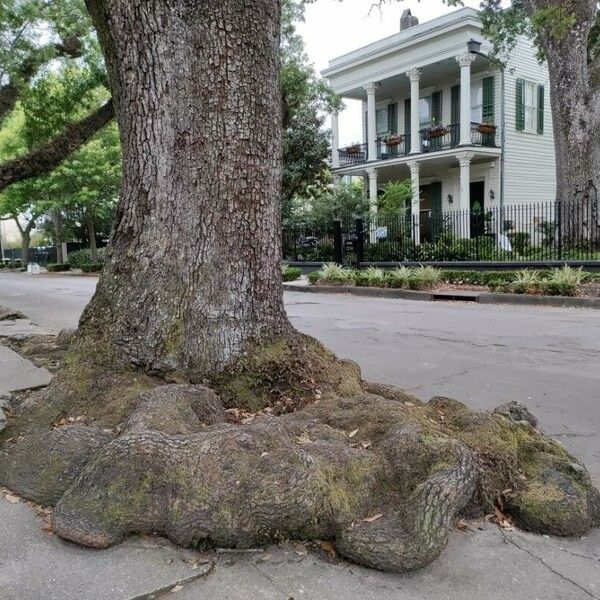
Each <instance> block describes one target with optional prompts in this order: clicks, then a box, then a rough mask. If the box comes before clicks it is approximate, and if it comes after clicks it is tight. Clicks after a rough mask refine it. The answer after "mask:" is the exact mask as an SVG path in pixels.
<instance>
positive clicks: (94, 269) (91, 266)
mask: <svg viewBox="0 0 600 600" xmlns="http://www.w3.org/2000/svg"><path fill="white" fill-rule="evenodd" d="M103 267H104V263H85V264H83V265H81V270H82V271H83V272H84V273H100V271H102V268H103Z"/></svg>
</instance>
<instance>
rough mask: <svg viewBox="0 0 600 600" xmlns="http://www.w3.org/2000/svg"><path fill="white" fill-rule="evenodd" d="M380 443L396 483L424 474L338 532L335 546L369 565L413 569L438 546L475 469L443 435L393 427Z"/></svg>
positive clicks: (433, 555) (465, 452)
mask: <svg viewBox="0 0 600 600" xmlns="http://www.w3.org/2000/svg"><path fill="white" fill-rule="evenodd" d="M385 446H387V450H386V453H387V454H388V455H390V456H389V457H390V459H391V463H392V465H393V466H394V467H395V468H394V474H395V478H396V479H399V480H398V481H397V484H398V487H399V488H402V487H404V486H405V485H406V483H407V482H409V481H415V476H423V472H422V471H423V470H425V473H427V474H426V478H425V480H424V481H423V482H422V483H418V484H417V486H416V488H415V489H414V490H413V491H412V492H410V493H408V494H407V495H406V496H404V495H400V496H399V497H398V499H397V502H396V503H395V504H394V505H392V506H390V507H389V510H385V509H384V510H385V512H384V513H383V514H382V516H381V517H380V518H378V519H376V520H375V521H370V520H369V519H367V520H363V521H362V522H359V523H353V524H352V525H351V527H349V528H348V529H346V530H345V531H343V532H342V533H341V534H340V535H339V536H338V538H337V542H336V548H337V549H338V551H339V552H340V553H341V554H342V555H344V556H346V557H347V558H350V559H352V560H354V561H355V562H358V563H361V564H363V565H366V566H369V567H374V568H377V569H383V570H386V571H396V572H399V571H412V570H414V569H418V568H420V567H424V566H425V565H427V564H429V563H430V562H432V561H433V560H434V559H436V558H437V557H438V556H439V554H440V553H441V552H442V550H443V548H444V547H445V545H446V542H447V539H448V533H449V530H450V527H451V526H452V524H453V522H454V519H455V518H456V515H457V514H458V513H459V512H460V511H461V510H463V509H464V508H465V506H466V505H467V503H468V502H469V501H470V500H471V497H472V496H473V492H474V490H475V480H476V470H475V466H474V463H473V458H472V456H471V453H470V452H469V451H468V450H467V449H465V448H464V447H462V446H460V445H459V444H456V443H455V442H453V441H451V440H446V439H443V438H437V439H431V440H430V439H428V438H427V437H426V436H423V435H420V434H419V433H416V430H414V429H413V430H412V431H411V430H410V429H408V430H407V429H406V428H402V429H400V430H396V431H392V432H391V435H389V436H387V439H386V441H385V444H384V447H385ZM411 455H412V456H411ZM415 456H416V457H417V458H416V459H415Z"/></svg>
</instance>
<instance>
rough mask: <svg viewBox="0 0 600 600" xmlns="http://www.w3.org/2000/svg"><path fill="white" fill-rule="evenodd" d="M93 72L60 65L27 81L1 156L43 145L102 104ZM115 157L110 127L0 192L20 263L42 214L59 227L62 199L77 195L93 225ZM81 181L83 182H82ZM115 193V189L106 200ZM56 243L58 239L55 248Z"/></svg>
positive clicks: (0, 207)
mask: <svg viewBox="0 0 600 600" xmlns="http://www.w3.org/2000/svg"><path fill="white" fill-rule="evenodd" d="M97 73H98V71H97V70H96V69H94V68H89V67H88V68H78V67H75V66H72V65H65V66H64V67H63V69H62V70H60V71H58V72H54V71H52V72H49V73H48V74H46V75H45V76H44V77H41V78H39V79H37V80H36V81H34V82H32V84H31V85H30V87H29V88H28V89H27V91H26V92H24V93H23V95H22V98H21V101H20V103H19V104H18V105H17V107H16V109H15V110H14V111H13V113H14V115H12V116H11V117H12V118H11V120H10V121H9V126H8V127H7V131H6V133H4V138H3V139H4V140H5V142H4V144H3V148H2V151H3V157H6V158H12V157H13V156H15V155H16V156H19V155H24V154H27V153H28V152H31V151H32V150H35V149H37V148H39V147H43V146H44V145H45V144H46V142H47V141H48V140H49V139H52V138H53V137H54V136H55V135H56V134H57V132H59V131H62V130H63V129H64V128H65V126H67V124H68V123H70V122H72V121H74V120H76V119H77V118H78V117H79V116H80V115H81V114H82V113H85V112H88V111H90V110H92V109H93V107H94V106H97V105H98V104H100V103H102V102H103V100H104V99H105V98H106V95H107V93H106V91H105V90H104V88H103V86H102V80H101V79H99V78H98V74H97ZM107 147H110V148H111V152H112V153H113V155H114V156H112V162H111V164H112V165H115V166H112V167H111V168H108V167H107V160H106V159H107V157H106V149H107ZM118 161H119V146H118V138H117V137H116V129H115V128H114V127H113V128H112V129H111V130H110V132H108V133H106V134H103V133H101V134H100V135H99V137H98V139H96V140H94V141H92V142H90V144H89V146H88V147H84V148H83V149H80V150H78V151H77V152H76V154H75V155H74V156H73V157H72V159H71V160H69V161H67V163H65V164H63V165H62V166H61V167H60V168H59V169H58V170H57V171H55V172H52V173H50V175H45V176H40V177H37V178H29V179H26V180H23V181H19V182H17V183H15V184H13V185H12V186H10V187H8V188H6V189H5V190H3V191H2V192H0V215H3V216H4V218H11V219H13V220H14V221H15V222H16V223H17V227H18V229H19V232H20V234H21V240H22V245H21V254H22V261H23V265H26V264H27V255H28V248H29V244H30V240H31V231H32V230H33V228H34V227H36V225H37V224H38V223H39V221H40V218H41V217H42V216H43V215H44V214H47V213H48V214H50V215H51V216H52V219H53V222H54V227H55V230H56V231H58V230H59V229H60V223H59V222H60V215H61V211H62V210H63V208H64V207H65V206H66V204H67V203H68V204H71V205H72V206H73V205H75V204H77V199H78V201H79V202H80V203H82V204H81V206H86V207H87V208H88V210H87V212H86V215H87V216H86V222H87V223H88V227H90V228H93V224H94V213H95V212H99V211H100V208H99V206H100V200H101V199H103V200H105V201H107V199H106V191H108V190H109V189H113V190H114V187H115V174H114V171H115V169H116V170H118ZM100 169H103V171H100ZM117 177H118V176H117ZM84 181H85V182H86V185H85V186H84V187H82V185H83V182H84ZM114 196H115V192H113V195H112V198H111V199H110V202H111V203H114ZM94 241H95V240H94ZM57 242H58V240H57ZM59 247H60V244H59V243H57V252H59V250H58V249H59ZM59 253H60V252H59Z"/></svg>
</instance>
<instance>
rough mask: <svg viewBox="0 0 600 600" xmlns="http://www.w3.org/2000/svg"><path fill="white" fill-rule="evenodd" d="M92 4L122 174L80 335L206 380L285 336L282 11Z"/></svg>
mask: <svg viewBox="0 0 600 600" xmlns="http://www.w3.org/2000/svg"><path fill="white" fill-rule="evenodd" d="M88 5H89V7H90V10H91V12H92V16H93V19H94V22H95V25H96V27H97V29H98V31H99V34H100V39H101V43H102V46H103V48H104V51H105V54H106V59H107V65H108V70H109V75H110V81H111V87H112V91H113V98H114V99H115V102H116V107H117V117H118V123H119V127H120V130H121V138H122V140H123V154H124V171H123V192H122V197H121V201H120V204H119V208H118V211H117V217H116V223H115V229H114V233H113V236H112V241H111V244H110V246H109V249H108V253H107V264H106V267H105V270H104V273H103V275H102V277H101V279H100V282H99V285H98V290H97V292H96V294H95V296H94V298H93V300H92V302H91V303H90V305H89V306H88V308H87V309H86V311H85V314H84V316H83V319H82V322H81V326H80V331H81V333H80V335H81V336H83V337H91V338H95V337H97V335H98V331H99V330H100V331H101V332H102V335H103V336H106V337H108V338H109V340H110V342H109V343H110V349H111V351H113V352H116V353H118V355H119V357H120V358H122V359H123V360H125V361H126V362H129V363H133V364H136V365H138V366H140V367H143V368H144V369H147V370H150V371H153V372H160V373H168V372H172V371H182V372H186V373H188V374H189V375H190V376H193V377H195V378H196V379H201V378H202V377H204V376H205V375H206V374H208V373H210V372H214V371H215V370H219V369H222V368H223V367H224V366H226V365H227V363H228V362H230V361H231V359H232V358H233V357H235V356H236V355H238V354H239V353H240V352H241V351H242V349H243V348H244V346H245V344H247V343H248V342H249V341H250V340H253V341H257V340H260V339H261V338H263V339H264V338H268V337H271V336H273V335H276V334H279V333H282V332H283V331H284V330H285V329H286V328H287V327H288V324H287V320H286V316H285V312H284V309H283V300H282V289H281V285H280V281H281V273H280V259H281V249H280V235H279V230H280V217H279V200H278V199H279V185H280V183H279V182H280V172H281V141H280V136H281V126H280V116H279V115H280V96H279V89H278V85H277V74H278V64H279V63H278V56H279V55H278V40H279V16H278V9H279V6H278V2H275V1H274V0H255V1H253V2H246V3H244V6H243V7H242V8H240V7H239V5H238V4H236V3H234V2H226V1H222V2H216V3H208V2H200V3H194V2H183V1H176V0H172V1H167V2H164V1H163V2H159V1H153V2H141V1H138V2H119V1H112V2H93V1H92V2H89V3H88ZM132 73H134V74H135V76H132V75H131V74H132ZM134 100H135V101H134ZM159 114H160V118H157V117H158V115H159Z"/></svg>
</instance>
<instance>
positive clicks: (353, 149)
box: [339, 144, 369, 167]
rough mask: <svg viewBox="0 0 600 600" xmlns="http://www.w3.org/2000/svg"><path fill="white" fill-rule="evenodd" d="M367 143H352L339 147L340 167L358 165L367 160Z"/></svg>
mask: <svg viewBox="0 0 600 600" xmlns="http://www.w3.org/2000/svg"><path fill="white" fill-rule="evenodd" d="M368 147H369V146H368V144H352V146H346V147H345V148H340V149H339V155H340V167H347V166H349V165H359V164H360V163H364V162H367V160H369V150H368Z"/></svg>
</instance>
